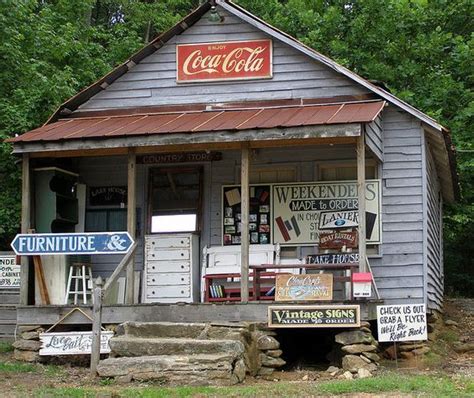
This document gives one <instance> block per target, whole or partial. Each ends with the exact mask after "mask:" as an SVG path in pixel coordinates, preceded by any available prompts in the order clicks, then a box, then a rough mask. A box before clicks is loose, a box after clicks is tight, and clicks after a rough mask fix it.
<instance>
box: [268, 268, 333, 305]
mask: <svg viewBox="0 0 474 398" xmlns="http://www.w3.org/2000/svg"><path fill="white" fill-rule="evenodd" d="M332 286H333V277H332V274H307V275H277V277H276V288H275V301H295V300H308V301H309V300H332Z"/></svg>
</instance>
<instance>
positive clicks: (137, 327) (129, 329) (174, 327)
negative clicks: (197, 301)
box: [117, 322, 206, 339]
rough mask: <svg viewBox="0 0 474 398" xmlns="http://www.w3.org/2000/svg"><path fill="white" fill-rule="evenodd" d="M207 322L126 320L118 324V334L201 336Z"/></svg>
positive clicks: (177, 336)
mask: <svg viewBox="0 0 474 398" xmlns="http://www.w3.org/2000/svg"><path fill="white" fill-rule="evenodd" d="M205 329H206V324H205V323H184V322H183V323H177V322H125V323H122V324H121V325H119V326H118V328H117V334H118V335H125V336H136V337H143V338H145V337H151V338H154V337H175V338H190V339H195V338H199V337H200V335H201V334H202V333H204V332H205Z"/></svg>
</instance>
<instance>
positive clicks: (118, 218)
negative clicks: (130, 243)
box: [85, 209, 127, 232]
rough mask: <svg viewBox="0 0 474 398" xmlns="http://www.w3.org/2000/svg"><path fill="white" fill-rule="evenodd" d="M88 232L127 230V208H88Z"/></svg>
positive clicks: (86, 227) (86, 228)
mask: <svg viewBox="0 0 474 398" xmlns="http://www.w3.org/2000/svg"><path fill="white" fill-rule="evenodd" d="M85 230H86V232H109V231H126V230H127V209H100V210H99V209H98V210H91V209H87V212H86V225H85Z"/></svg>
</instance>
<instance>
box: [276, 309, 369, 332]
mask: <svg viewBox="0 0 474 398" xmlns="http://www.w3.org/2000/svg"><path fill="white" fill-rule="evenodd" d="M268 326H269V327H272V328H338V327H340V328H342V327H344V328H345V327H357V326H360V306H359V305H292V306H269V307H268Z"/></svg>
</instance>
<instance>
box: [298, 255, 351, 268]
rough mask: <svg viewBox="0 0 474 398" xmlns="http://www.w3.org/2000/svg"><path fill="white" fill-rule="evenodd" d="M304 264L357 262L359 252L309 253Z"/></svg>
mask: <svg viewBox="0 0 474 398" xmlns="http://www.w3.org/2000/svg"><path fill="white" fill-rule="evenodd" d="M306 264H354V265H355V264H359V253H328V254H310V255H308V256H306Z"/></svg>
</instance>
